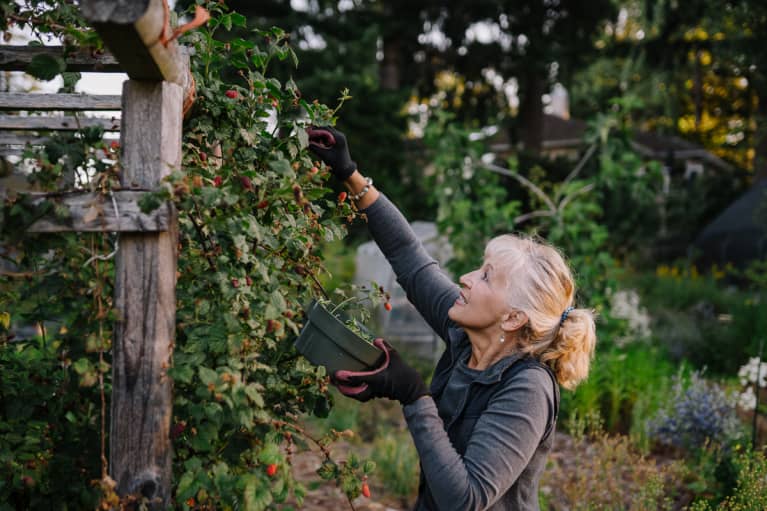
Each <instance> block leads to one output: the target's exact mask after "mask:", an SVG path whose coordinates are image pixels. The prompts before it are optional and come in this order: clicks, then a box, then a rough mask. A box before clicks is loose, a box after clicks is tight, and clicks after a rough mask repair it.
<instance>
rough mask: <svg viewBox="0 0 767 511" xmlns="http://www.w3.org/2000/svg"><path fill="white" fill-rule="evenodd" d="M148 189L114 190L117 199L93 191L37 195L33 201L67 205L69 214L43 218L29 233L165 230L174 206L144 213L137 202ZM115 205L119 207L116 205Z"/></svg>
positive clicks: (171, 218)
mask: <svg viewBox="0 0 767 511" xmlns="http://www.w3.org/2000/svg"><path fill="white" fill-rule="evenodd" d="M146 193H147V192H143V191H136V190H117V191H114V192H113V194H114V202H112V197H111V196H109V195H103V194H99V193H90V192H73V193H67V194H56V195H52V194H37V193H36V194H34V196H35V197H34V199H33V202H34V203H38V204H39V203H41V202H43V201H46V200H48V201H53V202H58V203H60V204H62V205H64V206H66V207H67V209H68V210H69V216H68V217H67V218H57V217H55V216H54V215H49V216H46V217H44V218H41V219H40V220H38V221H37V222H35V223H34V224H32V225H31V226H30V227H29V229H27V230H28V231H30V232H70V231H80V232H163V231H167V230H168V226H169V225H170V224H171V222H172V220H173V219H174V218H175V213H174V211H173V206H172V205H171V204H170V203H168V204H164V205H162V206H160V207H159V208H157V209H155V210H154V211H151V212H149V213H143V212H142V211H141V209H140V208H139V205H138V202H139V200H140V199H141V197H142V196H144V195H145V194H146ZM115 206H117V207H116V208H115Z"/></svg>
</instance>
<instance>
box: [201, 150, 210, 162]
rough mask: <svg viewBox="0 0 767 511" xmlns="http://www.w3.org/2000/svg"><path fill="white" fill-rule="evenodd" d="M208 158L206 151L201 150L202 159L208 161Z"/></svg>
mask: <svg viewBox="0 0 767 511" xmlns="http://www.w3.org/2000/svg"><path fill="white" fill-rule="evenodd" d="M207 160H208V155H207V154H206V153H204V152H201V153H200V161H207Z"/></svg>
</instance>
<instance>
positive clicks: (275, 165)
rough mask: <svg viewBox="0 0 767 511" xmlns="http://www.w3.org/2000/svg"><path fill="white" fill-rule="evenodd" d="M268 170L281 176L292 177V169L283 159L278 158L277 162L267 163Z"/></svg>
mask: <svg viewBox="0 0 767 511" xmlns="http://www.w3.org/2000/svg"><path fill="white" fill-rule="evenodd" d="M269 168H270V169H272V170H273V171H275V172H276V173H278V174H280V175H281V176H290V177H292V176H293V175H294V171H293V167H291V165H290V162H289V161H288V160H286V159H285V158H280V159H278V160H271V161H270V162H269Z"/></svg>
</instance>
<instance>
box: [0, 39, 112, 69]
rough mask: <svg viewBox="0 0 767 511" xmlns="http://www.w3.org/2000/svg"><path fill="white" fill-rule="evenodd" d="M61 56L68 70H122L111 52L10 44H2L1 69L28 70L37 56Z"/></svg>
mask: <svg viewBox="0 0 767 511" xmlns="http://www.w3.org/2000/svg"><path fill="white" fill-rule="evenodd" d="M40 55H45V56H50V57H61V58H63V59H64V62H65V63H66V65H67V71H76V72H94V73H117V72H122V71H123V69H122V68H121V67H120V63H119V62H117V59H116V58H114V57H113V56H112V55H110V54H109V53H103V54H96V55H94V54H92V53H90V52H87V51H82V50H81V51H77V52H74V53H65V52H64V47H63V46H10V45H0V70H1V71H26V69H27V66H29V64H30V63H31V62H32V59H34V58H35V57H37V56H40Z"/></svg>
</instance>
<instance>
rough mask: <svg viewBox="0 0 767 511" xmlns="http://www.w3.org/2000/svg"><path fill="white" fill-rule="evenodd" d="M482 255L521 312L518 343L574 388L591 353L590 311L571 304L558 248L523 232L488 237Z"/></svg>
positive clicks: (567, 277)
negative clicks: (523, 316) (524, 322)
mask: <svg viewBox="0 0 767 511" xmlns="http://www.w3.org/2000/svg"><path fill="white" fill-rule="evenodd" d="M485 260H486V261H487V262H489V263H490V264H492V265H493V267H494V268H495V269H496V271H497V272H499V273H501V274H502V275H503V276H504V278H505V280H506V287H507V289H508V292H507V295H508V304H509V305H510V306H511V307H513V308H515V309H518V310H521V311H523V312H524V313H525V314H527V317H528V323H527V325H525V327H524V329H523V332H522V335H521V339H520V341H521V342H520V349H521V350H522V351H523V352H525V353H529V354H530V355H532V356H534V357H536V358H538V359H539V360H540V361H541V362H543V363H545V364H547V365H548V366H549V367H550V368H551V369H552V371H553V372H554V375H555V376H556V378H557V381H558V382H559V384H560V385H562V386H563V387H564V388H566V389H574V388H575V387H576V386H577V385H578V383H580V382H581V381H582V380H584V379H586V377H587V376H588V373H589V365H590V363H591V359H592V358H593V357H594V347H595V345H596V340H597V338H596V328H595V326H594V313H593V311H592V310H589V309H579V308H574V309H572V310H570V311H569V312H568V314H567V317H566V319H565V320H564V321H562V314H563V313H564V311H565V309H567V308H568V307H571V306H574V304H573V301H574V299H575V283H574V281H573V275H572V272H571V271H570V268H569V266H568V265H567V263H566V262H565V259H564V257H563V256H562V254H561V253H560V252H559V251H558V250H557V249H556V248H554V247H552V246H550V245H548V244H546V243H544V242H541V241H538V240H534V239H533V238H529V237H520V236H515V235H511V234H504V235H502V236H498V237H496V238H493V239H492V240H490V242H489V243H488V244H487V246H486V247H485Z"/></svg>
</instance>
